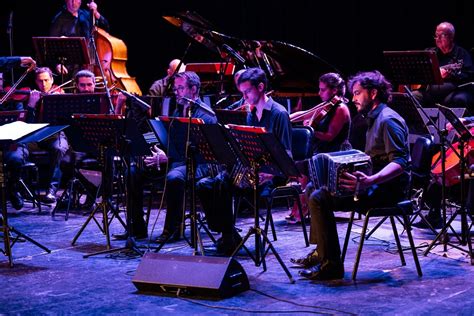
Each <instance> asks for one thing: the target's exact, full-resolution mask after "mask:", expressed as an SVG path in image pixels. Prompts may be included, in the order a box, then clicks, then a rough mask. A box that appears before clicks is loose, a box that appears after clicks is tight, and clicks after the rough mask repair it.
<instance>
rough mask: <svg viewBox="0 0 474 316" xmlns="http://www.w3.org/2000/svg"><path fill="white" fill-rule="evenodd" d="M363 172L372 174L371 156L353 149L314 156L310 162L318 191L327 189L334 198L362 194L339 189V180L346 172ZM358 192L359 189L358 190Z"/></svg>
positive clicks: (312, 179)
mask: <svg viewBox="0 0 474 316" xmlns="http://www.w3.org/2000/svg"><path fill="white" fill-rule="evenodd" d="M354 171H361V172H363V173H365V174H367V175H371V174H372V162H371V160H370V156H368V155H367V154H365V153H364V152H361V151H360V150H356V149H352V150H347V151H337V152H332V153H321V154H317V155H314V156H313V157H312V158H311V159H310V160H309V175H310V178H311V181H313V183H314V185H315V187H316V188H317V189H323V188H324V189H326V190H328V191H329V193H330V194H331V195H333V196H339V197H342V196H351V195H357V194H359V193H361V192H350V191H348V190H345V189H343V188H340V187H339V178H340V177H341V175H342V174H343V173H344V172H349V173H352V172H354ZM356 191H357V188H356Z"/></svg>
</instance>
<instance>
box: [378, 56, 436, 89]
mask: <svg viewBox="0 0 474 316" xmlns="http://www.w3.org/2000/svg"><path fill="white" fill-rule="evenodd" d="M383 55H384V60H385V64H386V66H387V71H388V74H387V76H388V77H389V78H391V79H392V82H394V83H397V84H422V85H428V84H441V83H443V79H442V78H441V73H440V71H439V62H438V57H437V56H436V52H434V51H431V50H413V51H384V52H383Z"/></svg>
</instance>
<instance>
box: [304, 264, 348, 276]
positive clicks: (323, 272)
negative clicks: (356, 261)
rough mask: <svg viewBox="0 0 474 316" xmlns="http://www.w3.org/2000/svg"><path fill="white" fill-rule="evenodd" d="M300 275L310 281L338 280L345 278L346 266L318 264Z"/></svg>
mask: <svg viewBox="0 0 474 316" xmlns="http://www.w3.org/2000/svg"><path fill="white" fill-rule="evenodd" d="M299 275H301V276H302V277H305V278H307V279H310V280H319V281H323V280H337V279H342V278H344V265H343V264H342V263H337V264H335V263H328V262H327V263H325V264H317V265H315V266H313V267H311V268H309V269H305V270H301V271H300V272H299Z"/></svg>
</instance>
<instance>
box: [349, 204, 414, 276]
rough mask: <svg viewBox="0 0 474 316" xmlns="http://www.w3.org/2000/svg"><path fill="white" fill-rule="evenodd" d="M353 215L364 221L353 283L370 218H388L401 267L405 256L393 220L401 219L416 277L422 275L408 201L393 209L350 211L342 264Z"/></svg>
mask: <svg viewBox="0 0 474 316" xmlns="http://www.w3.org/2000/svg"><path fill="white" fill-rule="evenodd" d="M355 213H359V214H362V215H364V216H365V219H364V225H363V227H362V231H361V234H360V242H359V248H358V250H357V254H356V258H355V261H354V268H353V270H352V280H354V281H355V279H356V276H357V269H358V267H359V262H360V256H361V253H362V248H363V246H364V241H365V240H366V231H367V226H368V223H369V220H370V218H372V217H384V218H389V219H390V223H391V225H392V230H393V234H394V237H395V242H396V244H397V249H398V254H399V255H400V261H401V263H402V265H403V266H405V265H406V261H405V256H404V255H403V249H402V246H401V244H400V237H399V233H398V230H397V226H396V224H395V218H396V217H397V216H399V217H401V218H402V220H403V225H404V227H405V228H406V232H407V237H408V241H409V243H410V248H411V251H412V254H413V259H414V261H415V265H416V270H417V272H418V276H420V277H421V276H422V275H423V274H422V272H421V267H420V262H419V261H418V255H417V253H416V248H415V243H414V241H413V236H412V234H411V227H410V221H409V216H410V215H412V214H413V204H412V202H411V201H410V200H406V201H402V202H399V203H398V204H397V205H396V206H393V207H383V208H370V209H366V210H355V211H352V212H351V216H350V220H349V224H348V225H347V232H346V237H345V239H344V246H343V248H342V254H341V260H342V262H344V259H345V256H346V252H347V246H348V244H349V238H350V234H351V229H352V223H353V222H354V215H355ZM379 224H380V223H379ZM379 226H380V225H379Z"/></svg>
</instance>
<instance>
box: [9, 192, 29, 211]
mask: <svg viewBox="0 0 474 316" xmlns="http://www.w3.org/2000/svg"><path fill="white" fill-rule="evenodd" d="M10 202H11V203H12V206H13V208H14V209H15V210H21V209H22V208H23V205H24V204H25V201H23V197H22V196H21V194H20V192H18V191H11V192H10Z"/></svg>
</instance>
